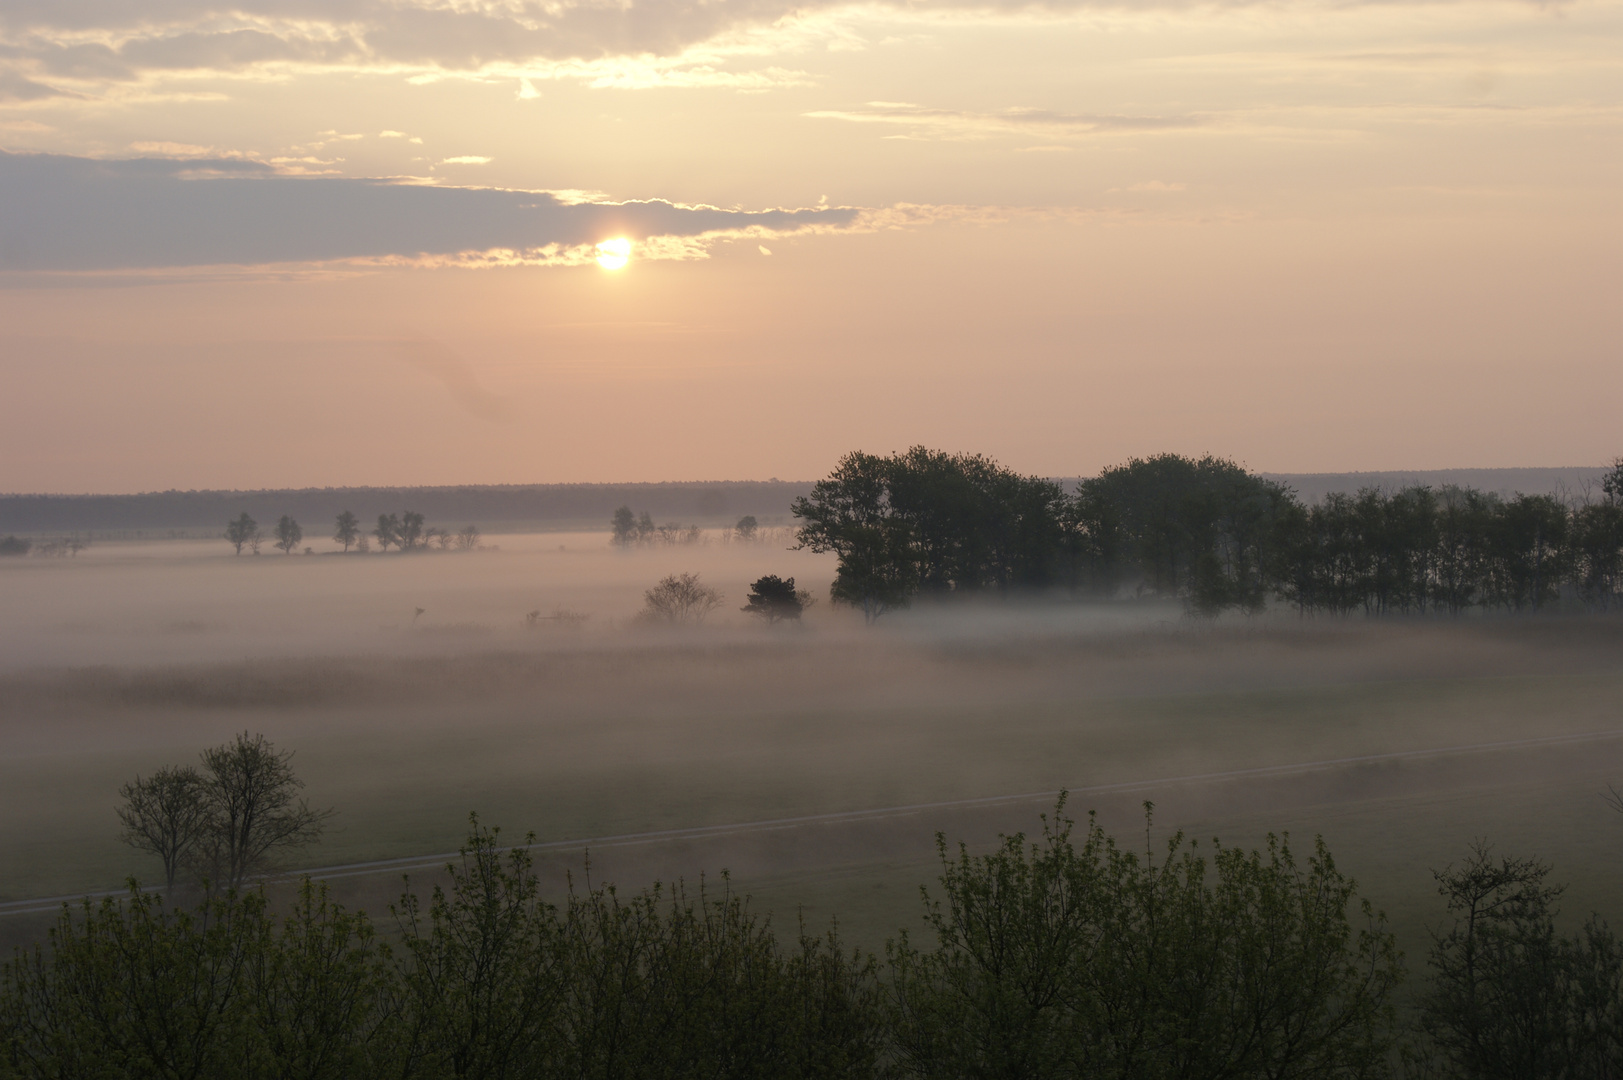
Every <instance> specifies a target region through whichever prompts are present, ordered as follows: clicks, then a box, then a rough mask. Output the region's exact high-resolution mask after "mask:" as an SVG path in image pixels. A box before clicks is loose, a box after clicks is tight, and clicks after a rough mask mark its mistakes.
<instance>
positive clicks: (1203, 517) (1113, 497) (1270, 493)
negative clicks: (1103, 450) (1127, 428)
mask: <svg viewBox="0 0 1623 1080" xmlns="http://www.w3.org/2000/svg"><path fill="white" fill-rule="evenodd" d="M1078 495H1079V497H1081V498H1085V499H1087V500H1089V501H1090V502H1091V503H1092V504H1093V505H1094V506H1096V507H1098V508H1100V509H1102V510H1103V516H1105V517H1107V518H1108V520H1109V521H1110V522H1111V523H1112V527H1113V529H1114V530H1115V532H1116V537H1117V539H1116V550H1117V553H1118V557H1119V558H1120V559H1121V562H1122V566H1121V569H1120V571H1119V575H1120V576H1121V577H1122V578H1125V579H1127V580H1129V581H1131V580H1132V579H1134V578H1136V579H1137V586H1136V588H1137V590H1138V591H1140V592H1143V593H1148V594H1150V595H1153V596H1160V597H1168V598H1172V597H1176V598H1179V599H1182V600H1184V601H1185V602H1186V603H1188V604H1189V605H1190V607H1192V608H1193V609H1195V610H1197V611H1201V612H1203V613H1208V614H1215V613H1216V612H1218V611H1221V610H1223V609H1225V608H1228V607H1238V608H1242V609H1244V610H1248V611H1255V610H1259V609H1260V608H1261V607H1263V606H1264V605H1265V604H1266V602H1267V600H1268V598H1269V596H1271V595H1272V594H1273V593H1274V591H1275V590H1276V587H1277V586H1276V582H1277V580H1278V573H1279V564H1280V561H1281V557H1282V555H1283V553H1284V552H1283V544H1282V542H1281V533H1280V525H1281V523H1282V522H1283V521H1284V520H1286V518H1287V517H1288V514H1287V507H1288V506H1289V505H1290V503H1291V502H1292V501H1293V500H1292V496H1291V494H1290V492H1289V491H1288V490H1287V489H1286V488H1284V487H1283V486H1281V485H1279V484H1277V483H1274V482H1273V481H1269V480H1264V479H1262V478H1260V477H1256V476H1252V475H1251V474H1250V473H1247V472H1246V471H1245V470H1244V469H1242V468H1241V467H1240V466H1238V465H1236V464H1235V463H1234V462H1232V461H1226V460H1224V459H1222V458H1217V457H1213V456H1211V455H1207V456H1206V457H1203V458H1200V459H1198V460H1197V459H1191V458H1185V457H1181V456H1179V455H1177V454H1160V455H1158V456H1156V457H1152V458H1134V459H1132V460H1131V461H1129V462H1127V463H1126V464H1125V465H1121V466H1117V467H1115V468H1111V469H1106V470H1104V471H1103V472H1102V473H1100V474H1099V476H1098V477H1096V478H1094V479H1091V480H1087V481H1084V482H1083V484H1082V486H1081V490H1080V491H1079V493H1078ZM1097 512H1098V511H1096V513H1097Z"/></svg>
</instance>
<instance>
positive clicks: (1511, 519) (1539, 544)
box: [1488, 495, 1567, 611]
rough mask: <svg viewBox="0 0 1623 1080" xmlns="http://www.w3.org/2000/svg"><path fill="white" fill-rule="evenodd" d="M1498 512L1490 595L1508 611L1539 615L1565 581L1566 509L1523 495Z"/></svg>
mask: <svg viewBox="0 0 1623 1080" xmlns="http://www.w3.org/2000/svg"><path fill="white" fill-rule="evenodd" d="M1495 510H1496V513H1495V514H1494V520H1493V527H1492V530H1491V532H1490V533H1489V539H1488V547H1489V560H1490V561H1489V566H1490V570H1489V579H1488V583H1489V584H1488V587H1489V596H1490V598H1491V600H1492V601H1493V602H1494V603H1497V604H1502V605H1503V606H1504V607H1505V609H1506V610H1508V611H1520V610H1522V609H1523V608H1526V607H1530V608H1532V609H1533V610H1534V611H1538V610H1540V609H1541V608H1542V607H1543V606H1544V605H1545V604H1547V603H1550V602H1551V601H1554V600H1555V599H1556V598H1557V596H1558V595H1559V592H1558V586H1559V584H1560V582H1561V579H1562V578H1563V577H1564V576H1565V571H1566V562H1567V550H1566V540H1567V512H1566V508H1565V507H1563V506H1562V505H1561V504H1560V503H1559V502H1557V501H1556V500H1555V499H1554V498H1552V497H1551V496H1549V495H1517V496H1516V497H1515V498H1514V499H1511V500H1510V501H1509V502H1502V503H1499V504H1498V505H1497V506H1496V507H1495Z"/></svg>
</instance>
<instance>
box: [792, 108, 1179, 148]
mask: <svg viewBox="0 0 1623 1080" xmlns="http://www.w3.org/2000/svg"><path fill="white" fill-rule="evenodd" d="M804 115H806V116H808V117H812V118H814V119H818V120H843V121H845V122H847V123H853V124H886V125H891V126H900V127H906V128H908V129H909V131H908V135H907V136H905V137H908V138H918V139H979V138H985V137H987V136H989V135H1011V134H1013V135H1041V136H1044V137H1049V138H1052V137H1062V136H1079V135H1099V134H1106V133H1111V132H1144V131H1173V130H1178V129H1184V128H1193V127H1200V126H1202V125H1204V124H1205V123H1206V121H1205V120H1204V119H1203V118H1201V117H1198V116H1115V115H1108V114H1091V113H1062V112H1053V111H1050V110H1048V109H1025V108H1013V109H1002V110H999V111H996V112H971V111H966V110H961V109H932V108H927V107H925V106H923V105H913V104H910V103H908V102H905V101H870V102H868V104H866V105H864V106H863V107H862V108H860V109H849V110H831V109H824V110H819V111H817V112H809V113H805V114H804Z"/></svg>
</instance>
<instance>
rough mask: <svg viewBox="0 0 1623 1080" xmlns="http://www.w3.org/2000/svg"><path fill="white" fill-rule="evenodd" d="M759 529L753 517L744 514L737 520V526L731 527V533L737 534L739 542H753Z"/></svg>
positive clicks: (758, 523)
mask: <svg viewBox="0 0 1623 1080" xmlns="http://www.w3.org/2000/svg"><path fill="white" fill-rule="evenodd" d="M759 528H760V522H758V521H756V520H755V515H754V514H745V515H744V516H743V517H741V518H739V519H738V524H737V525H734V526H733V532H735V533H736V534H738V538H739V539H740V540H754V539H755V533H756V531H757V530H758V529H759Z"/></svg>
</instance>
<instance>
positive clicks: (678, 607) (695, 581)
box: [642, 574, 723, 626]
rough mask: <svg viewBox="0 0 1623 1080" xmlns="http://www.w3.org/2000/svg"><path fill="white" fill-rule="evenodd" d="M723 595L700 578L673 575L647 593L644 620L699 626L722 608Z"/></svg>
mask: <svg viewBox="0 0 1623 1080" xmlns="http://www.w3.org/2000/svg"><path fill="white" fill-rule="evenodd" d="M722 599H723V597H722V595H721V593H720V592H718V591H717V590H715V589H712V588H711V587H710V586H708V585H703V584H700V582H699V575H698V574H672V575H671V576H670V577H667V578H664V579H662V580H661V581H660V583H659V584H658V585H655V586H654V587H653V588H652V589H649V590H648V591H647V592H645V593H643V602H644V607H643V610H642V618H644V619H646V620H648V621H649V622H659V623H667V624H669V625H671V626H682V625H695V626H696V625H698V624H699V623H702V622H704V617H705V616H706V615H708V614H710V613H711V612H712V611H714V610H715V609H716V608H717V607H719V606H720V605H721V602H722Z"/></svg>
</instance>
